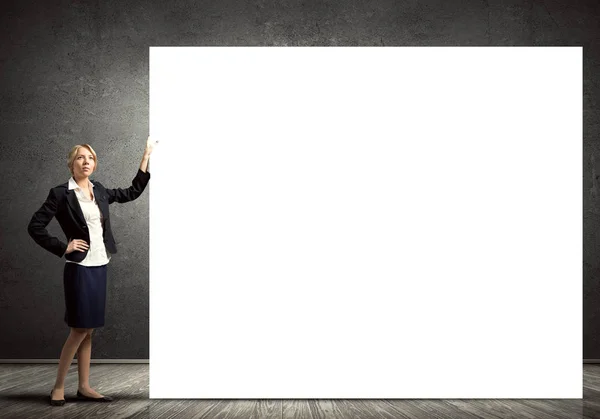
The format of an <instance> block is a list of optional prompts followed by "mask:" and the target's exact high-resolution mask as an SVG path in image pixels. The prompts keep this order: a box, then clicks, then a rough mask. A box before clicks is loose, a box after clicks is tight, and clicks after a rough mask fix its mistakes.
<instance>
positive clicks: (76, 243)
mask: <svg viewBox="0 0 600 419" xmlns="http://www.w3.org/2000/svg"><path fill="white" fill-rule="evenodd" d="M89 248H90V246H89V245H88V244H87V242H86V241H85V240H81V239H73V240H71V241H70V242H69V245H68V246H67V251H66V252H65V255H66V254H69V253H71V252H74V251H75V250H77V251H79V252H84V251H86V250H88V249H89Z"/></svg>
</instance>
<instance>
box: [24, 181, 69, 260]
mask: <svg viewBox="0 0 600 419" xmlns="http://www.w3.org/2000/svg"><path fill="white" fill-rule="evenodd" d="M57 207H58V203H57V199H56V196H55V195H54V190H53V189H50V193H49V194H48V197H47V198H46V202H44V204H43V205H42V207H41V208H40V209H39V210H37V211H36V212H35V214H33V217H31V221H29V225H28V226H27V232H28V233H29V235H30V236H31V238H32V239H33V240H34V241H35V242H36V243H37V244H39V245H40V246H42V247H43V248H44V249H46V250H48V251H49V252H51V253H53V254H55V255H56V256H58V257H59V258H62V257H63V256H64V255H65V252H66V251H67V244H66V243H63V242H62V241H61V240H59V239H58V238H57V237H54V236H51V235H50V234H49V233H48V230H46V226H47V225H48V224H49V223H50V221H52V218H54V215H55V214H56V209H57Z"/></svg>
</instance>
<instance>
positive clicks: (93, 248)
mask: <svg viewBox="0 0 600 419" xmlns="http://www.w3.org/2000/svg"><path fill="white" fill-rule="evenodd" d="M88 182H89V183H90V190H91V191H92V199H90V198H88V197H87V196H86V194H85V192H83V191H82V190H81V188H80V187H79V185H78V184H77V182H75V179H73V177H72V176H71V179H69V189H74V190H75V195H76V196H77V200H78V201H79V206H81V210H82V211H83V215H84V217H85V222H86V223H87V226H88V231H89V233H90V243H88V244H89V246H90V247H89V249H88V253H87V255H86V256H85V258H84V259H83V260H82V261H81V262H73V261H71V260H67V262H70V263H79V264H80V265H84V266H101V265H106V264H107V263H108V261H109V260H110V258H111V255H110V252H109V251H108V250H107V249H106V246H105V245H104V239H103V238H102V233H103V229H102V214H101V213H100V208H98V204H97V203H96V194H95V193H94V192H93V188H94V184H93V183H92V182H90V181H89V180H88ZM67 244H68V243H67Z"/></svg>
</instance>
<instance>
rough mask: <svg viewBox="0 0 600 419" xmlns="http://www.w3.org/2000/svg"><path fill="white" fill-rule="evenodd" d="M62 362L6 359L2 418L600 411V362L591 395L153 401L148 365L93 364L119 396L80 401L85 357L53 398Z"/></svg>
mask: <svg viewBox="0 0 600 419" xmlns="http://www.w3.org/2000/svg"><path fill="white" fill-rule="evenodd" d="M56 368H57V365H55V364H31V365H26V364H0V418H10V419H13V418H15V419H16V418H28V419H30V418H55V417H60V418H86V417H93V418H157V419H158V418H165V419H166V418H223V419H225V418H227V419H233V418H245V419H248V418H281V419H283V418H285V419H292V418H336V419H337V418H353V419H354V418H359V419H363V418H365V419H368V418H380V419H386V418H426V419H436V418H437V419H441V418H457V419H458V418H460V419H462V418H465V419H476V418H477V419H478V418H491V419H507V418H544V419H563V418H564V419H576V418H589V419H595V418H600V364H584V365H583V373H584V377H583V382H584V389H583V395H584V398H583V400H572V399H564V400H556V399H553V400H540V399H514V400H509V399H473V400H468V399H448V400H442V399H433V400H424V399H394V400H383V399H382V400H356V399H347V400H325V399H318V400H279V399H276V400H171V399H169V400H149V399H148V396H149V391H148V382H149V378H148V370H149V366H148V364H92V366H91V383H92V386H93V387H94V388H96V389H97V390H98V391H99V392H101V393H103V394H106V395H109V396H112V397H113V398H114V399H115V400H114V401H113V402H112V403H89V402H88V403H86V402H77V401H75V400H74V396H75V394H74V393H75V391H76V390H77V364H73V365H71V369H70V370H69V375H68V376H67V382H66V386H65V388H66V400H67V403H66V405H65V406H62V407H52V406H50V405H49V404H48V395H49V394H50V389H51V388H52V386H53V384H54V379H55V376H56Z"/></svg>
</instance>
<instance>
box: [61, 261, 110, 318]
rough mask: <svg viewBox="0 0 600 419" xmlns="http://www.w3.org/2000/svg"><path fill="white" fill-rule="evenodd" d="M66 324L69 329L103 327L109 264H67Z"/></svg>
mask: <svg viewBox="0 0 600 419" xmlns="http://www.w3.org/2000/svg"><path fill="white" fill-rule="evenodd" d="M63 284H64V289H65V306H66V310H65V322H66V323H67V325H68V326H69V327H81V328H96V327H102V326H104V308H105V306H106V265H102V266H83V265H80V264H78V263H70V262H66V263H65V270H64V275H63Z"/></svg>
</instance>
